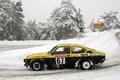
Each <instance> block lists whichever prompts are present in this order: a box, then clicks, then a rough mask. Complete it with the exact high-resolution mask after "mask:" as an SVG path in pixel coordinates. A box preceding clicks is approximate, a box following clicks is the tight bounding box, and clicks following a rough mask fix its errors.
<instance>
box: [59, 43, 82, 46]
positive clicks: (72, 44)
mask: <svg viewBox="0 0 120 80" xmlns="http://www.w3.org/2000/svg"><path fill="white" fill-rule="evenodd" d="M58 46H82V45H81V44H77V43H62V44H58Z"/></svg>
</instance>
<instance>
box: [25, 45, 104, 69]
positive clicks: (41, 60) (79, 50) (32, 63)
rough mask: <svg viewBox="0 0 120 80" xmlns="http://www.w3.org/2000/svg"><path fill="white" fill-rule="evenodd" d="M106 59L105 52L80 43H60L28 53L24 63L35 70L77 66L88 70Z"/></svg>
mask: <svg viewBox="0 0 120 80" xmlns="http://www.w3.org/2000/svg"><path fill="white" fill-rule="evenodd" d="M104 61H105V53H104V52H101V51H98V50H95V49H91V48H88V47H85V46H83V45H80V44H59V45H57V46H55V47H54V48H53V49H52V50H51V51H49V52H45V53H36V54H31V55H28V56H27V57H26V58H25V59H24V62H25V64H24V65H25V66H26V67H30V68H32V69H33V70H35V71H38V70H42V69H58V68H60V69H61V68H75V67H78V68H81V69H84V70H88V69H90V68H91V66H93V65H96V64H98V63H103V62H104Z"/></svg>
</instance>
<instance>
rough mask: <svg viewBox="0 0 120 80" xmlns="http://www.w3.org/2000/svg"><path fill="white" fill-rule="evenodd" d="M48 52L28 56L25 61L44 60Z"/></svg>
mask: <svg viewBox="0 0 120 80" xmlns="http://www.w3.org/2000/svg"><path fill="white" fill-rule="evenodd" d="M47 54H48V52H42V53H34V54H31V55H28V56H27V57H26V59H37V58H46V57H47Z"/></svg>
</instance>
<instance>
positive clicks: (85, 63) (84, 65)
mask: <svg viewBox="0 0 120 80" xmlns="http://www.w3.org/2000/svg"><path fill="white" fill-rule="evenodd" d="M81 68H82V69H83V70H88V69H90V68H91V64H90V61H83V62H82V63H81Z"/></svg>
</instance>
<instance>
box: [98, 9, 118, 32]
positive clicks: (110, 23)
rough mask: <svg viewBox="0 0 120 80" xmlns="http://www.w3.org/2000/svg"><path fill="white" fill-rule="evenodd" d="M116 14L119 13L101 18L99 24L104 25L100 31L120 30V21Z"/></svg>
mask: <svg viewBox="0 0 120 80" xmlns="http://www.w3.org/2000/svg"><path fill="white" fill-rule="evenodd" d="M116 14H118V12H113V11H111V12H109V13H104V14H103V15H101V16H100V18H99V23H102V25H103V27H102V28H101V29H100V30H101V31H103V30H110V29H116V28H120V21H119V20H118V18H117V16H116Z"/></svg>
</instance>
